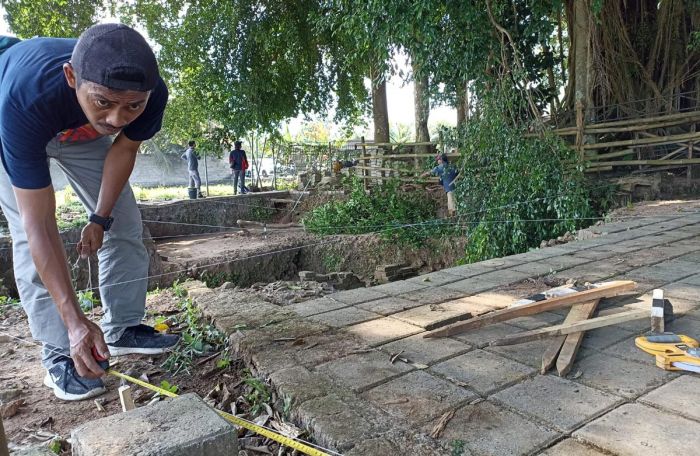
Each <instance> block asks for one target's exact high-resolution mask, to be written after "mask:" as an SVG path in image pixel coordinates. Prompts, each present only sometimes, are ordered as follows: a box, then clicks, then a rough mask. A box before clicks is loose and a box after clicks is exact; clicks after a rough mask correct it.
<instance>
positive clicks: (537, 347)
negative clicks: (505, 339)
mask: <svg viewBox="0 0 700 456" xmlns="http://www.w3.org/2000/svg"><path fill="white" fill-rule="evenodd" d="M550 343H551V340H550V339H542V340H533V341H531V342H525V343H524V344H515V345H502V346H498V347H486V348H484V350H487V351H489V352H492V353H498V354H500V355H503V356H505V357H506V358H509V359H512V360H513V361H517V362H519V363H523V364H527V365H528V366H531V367H534V368H535V369H537V370H539V369H540V368H541V367H542V354H543V353H544V352H545V350H546V349H547V348H548V347H549V344H550Z"/></svg>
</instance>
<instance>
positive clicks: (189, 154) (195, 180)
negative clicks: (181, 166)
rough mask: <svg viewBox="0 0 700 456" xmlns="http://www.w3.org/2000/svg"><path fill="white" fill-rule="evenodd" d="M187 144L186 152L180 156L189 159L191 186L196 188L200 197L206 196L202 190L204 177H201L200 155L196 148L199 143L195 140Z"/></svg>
mask: <svg viewBox="0 0 700 456" xmlns="http://www.w3.org/2000/svg"><path fill="white" fill-rule="evenodd" d="M187 146H188V147H187V149H186V150H185V153H183V154H182V156H180V158H182V159H183V160H186V161H187V171H188V172H189V175H190V188H196V189H197V194H198V195H199V197H200V198H204V195H202V190H201V188H202V179H200V178H199V157H198V156H197V151H196V150H195V148H196V147H197V144H196V143H195V142H194V141H190V142H188V143H187Z"/></svg>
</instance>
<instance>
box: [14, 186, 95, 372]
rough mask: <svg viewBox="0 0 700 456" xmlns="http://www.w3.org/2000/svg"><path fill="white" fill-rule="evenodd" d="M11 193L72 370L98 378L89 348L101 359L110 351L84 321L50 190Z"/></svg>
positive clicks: (93, 326)
mask: <svg viewBox="0 0 700 456" xmlns="http://www.w3.org/2000/svg"><path fill="white" fill-rule="evenodd" d="M14 193H15V197H16V199H17V207H18V208H19V212H20V215H21V217H22V224H23V225H24V230H25V232H26V233H27V240H28V242H29V251H30V252H31V254H32V259H33V260H34V265H35V266H36V270H37V272H38V273H39V277H41V281H42V282H43V284H44V286H45V287H46V289H47V290H48V291H49V294H50V295H51V297H52V298H53V300H54V302H55V303H56V307H57V308H58V313H59V314H60V315H61V318H62V319H63V323H64V324H65V326H66V329H67V331H68V338H69V340H70V345H71V347H70V348H71V357H72V358H73V361H74V362H75V367H76V369H77V370H78V373H79V374H80V375H82V376H86V377H99V376H101V375H103V374H104V371H103V370H102V368H100V366H99V365H98V364H97V362H95V359H94V358H93V356H92V352H91V351H92V348H93V347H96V348H97V351H98V353H99V354H100V355H101V356H102V357H104V358H107V357H109V350H108V349H107V346H106V344H105V342H104V336H103V334H102V331H101V330H100V328H99V326H97V325H96V324H95V323H93V322H91V321H90V320H88V319H87V317H85V315H84V314H83V312H82V311H81V310H80V306H79V305H78V298H77V297H76V295H75V292H74V291H73V285H72V283H71V278H70V273H69V271H68V261H67V259H66V253H65V250H64V247H63V242H62V241H61V237H60V235H59V234H58V227H57V226H56V198H55V194H54V189H53V186H51V185H49V186H48V187H45V188H41V189H37V190H28V189H20V188H17V187H15V188H14Z"/></svg>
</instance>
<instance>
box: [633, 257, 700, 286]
mask: <svg viewBox="0 0 700 456" xmlns="http://www.w3.org/2000/svg"><path fill="white" fill-rule="evenodd" d="M696 272H697V264H696V263H693V262H690V261H681V260H669V261H664V262H663V263H658V264H655V265H653V266H645V267H642V268H638V269H634V270H632V271H630V272H628V273H627V275H628V276H629V277H632V280H636V278H638V279H652V280H660V281H664V282H675V281H679V280H682V279H684V278H686V277H689V276H691V275H693V274H695V273H696Z"/></svg>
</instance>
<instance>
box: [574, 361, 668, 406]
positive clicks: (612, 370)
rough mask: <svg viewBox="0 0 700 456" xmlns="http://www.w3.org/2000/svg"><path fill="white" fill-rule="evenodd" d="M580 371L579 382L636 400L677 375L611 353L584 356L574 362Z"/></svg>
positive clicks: (575, 368) (575, 367) (575, 369)
mask: <svg viewBox="0 0 700 456" xmlns="http://www.w3.org/2000/svg"><path fill="white" fill-rule="evenodd" d="M640 351H641V350H640ZM649 357H650V358H651V356H649ZM576 371H581V373H582V375H581V376H580V377H579V378H577V379H576V380H577V381H578V382H580V383H583V384H585V385H588V386H592V387H593V388H598V389H600V390H603V391H607V392H609V393H613V394H616V395H618V396H622V397H626V398H628V399H634V398H636V397H638V396H640V395H641V394H644V393H645V392H647V391H649V390H651V389H653V388H656V387H657V386H660V385H663V384H664V383H666V382H668V381H669V380H671V379H672V378H674V377H675V376H676V375H675V374H673V373H671V372H668V371H665V370H663V369H659V368H658V367H656V366H650V365H644V364H640V363H636V362H633V361H626V360H623V359H619V358H615V357H611V356H610V355H609V354H607V353H597V354H594V355H591V356H589V357H587V358H585V359H582V360H581V361H579V362H577V363H576V364H575V365H574V367H573V369H572V372H576Z"/></svg>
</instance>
